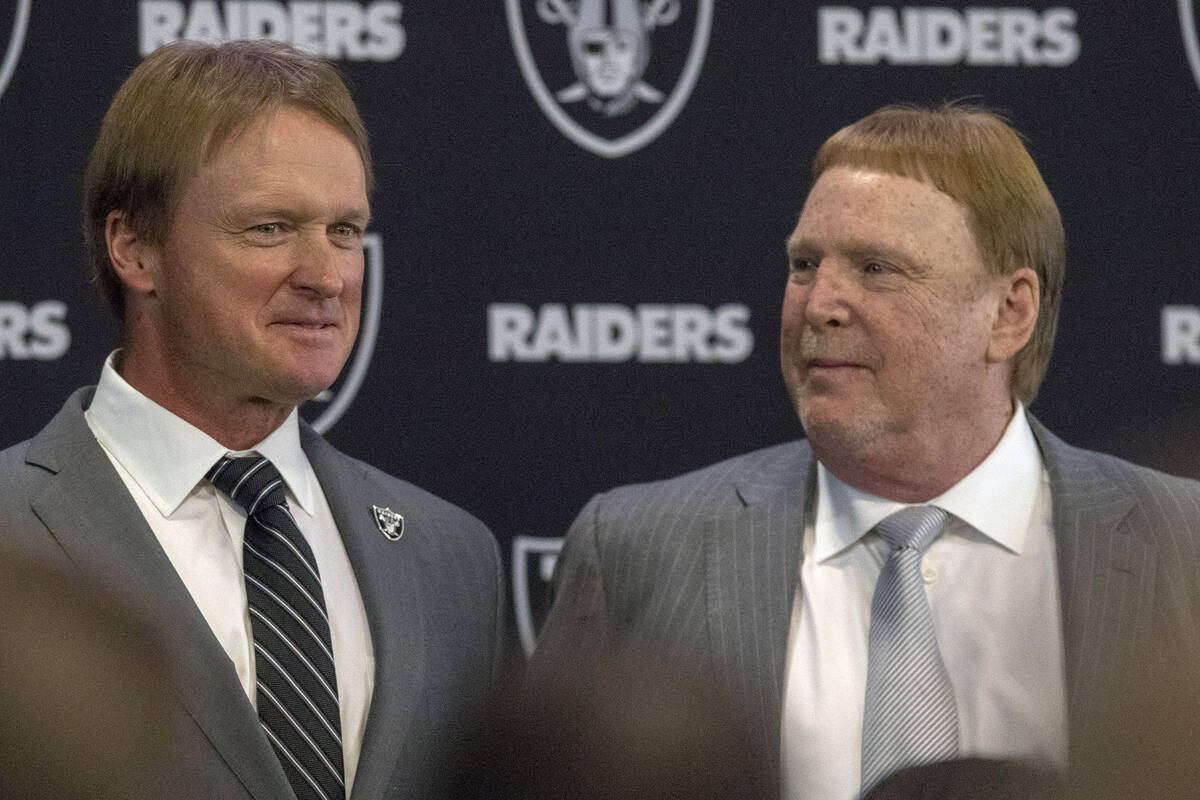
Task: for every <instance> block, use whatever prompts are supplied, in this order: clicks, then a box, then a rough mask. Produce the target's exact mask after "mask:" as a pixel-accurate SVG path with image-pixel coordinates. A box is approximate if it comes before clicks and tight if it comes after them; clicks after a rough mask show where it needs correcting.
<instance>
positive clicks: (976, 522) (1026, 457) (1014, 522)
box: [813, 402, 1043, 561]
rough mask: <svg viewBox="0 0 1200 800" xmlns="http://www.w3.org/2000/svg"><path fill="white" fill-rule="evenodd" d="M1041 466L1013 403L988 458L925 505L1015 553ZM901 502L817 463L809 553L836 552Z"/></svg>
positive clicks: (824, 556) (1030, 511) (826, 555)
mask: <svg viewBox="0 0 1200 800" xmlns="http://www.w3.org/2000/svg"><path fill="white" fill-rule="evenodd" d="M1042 470H1043V466H1042V457H1041V452H1040V451H1039V449H1038V446H1037V442H1036V441H1035V440H1034V438H1033V431H1032V430H1031V429H1030V427H1029V420H1028V419H1027V418H1026V415H1025V407H1024V406H1023V405H1022V404H1021V403H1019V402H1018V403H1017V410H1016V413H1014V414H1013V416H1012V419H1011V420H1009V423H1008V426H1007V427H1006V428H1005V429H1004V435H1003V436H1001V437H1000V442H999V443H998V444H997V445H996V446H995V447H994V448H993V449H992V452H991V453H989V454H988V456H987V458H985V459H984V460H983V461H982V462H981V463H980V464H979V466H977V467H976V468H975V469H973V470H972V471H971V472H969V473H968V474H967V475H966V477H964V478H963V479H962V480H960V481H959V482H958V483H956V484H954V485H953V486H951V487H950V488H949V489H947V490H946V491H945V492H943V493H942V494H940V495H938V496H937V497H934V498H933V499H931V500H930V501H929V502H928V503H927V505H933V506H937V507H938V508H941V509H943V510H945V511H948V512H950V513H951V514H953V515H954V516H955V517H958V518H959V519H961V520H962V521H963V522H965V523H967V524H968V525H970V526H971V527H972V528H974V529H975V530H977V531H979V532H980V533H982V534H983V535H984V536H986V537H988V538H989V539H991V540H993V541H995V542H996V543H997V544H1000V545H1003V546H1004V547H1006V548H1008V549H1009V550H1011V551H1013V552H1014V553H1018V554H1019V553H1020V552H1021V550H1022V549H1023V548H1024V546H1025V537H1026V535H1027V533H1028V531H1029V520H1030V519H1031V518H1032V516H1033V506H1034V503H1035V501H1036V499H1037V494H1038V491H1039V490H1040V486H1041V476H1042ZM905 505H906V504H905V503H898V502H896V501H894V500H887V499H885V498H882V497H878V496H876V495H873V494H868V493H867V492H863V491H860V490H858V489H855V488H854V487H853V486H850V485H849V484H846V483H843V482H842V481H841V480H839V479H838V478H837V477H836V476H835V475H834V474H833V473H831V472H830V471H829V470H827V469H826V468H825V466H824V465H823V464H820V463H818V464H817V509H816V516H815V518H814V520H813V533H814V535H815V538H814V547H813V556H814V557H815V558H816V559H817V560H818V561H822V560H824V559H827V558H829V557H830V556H833V555H836V554H837V553H840V552H841V551H843V550H845V549H846V548H847V547H849V546H850V545H852V544H854V543H855V542H857V541H858V540H859V539H861V538H862V537H863V536H865V535H866V534H867V533H868V532H869V531H870V530H871V529H872V528H874V527H875V526H876V525H877V524H879V522H881V521H882V520H883V519H884V518H885V517H887V516H888V515H890V514H892V513H894V512H896V511H899V510H900V509H901V508H903V507H904V506H905Z"/></svg>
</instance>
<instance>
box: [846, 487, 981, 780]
mask: <svg viewBox="0 0 1200 800" xmlns="http://www.w3.org/2000/svg"><path fill="white" fill-rule="evenodd" d="M948 519H949V514H947V513H946V512H945V511H943V510H941V509H940V508H935V507H933V506H911V507H909V508H904V509H901V510H900V511H897V512H896V513H895V514H892V515H891V516H889V517H888V518H887V519H885V520H883V521H882V522H880V523H879V525H878V526H876V530H877V531H878V533H879V535H880V536H882V537H883V539H884V541H885V542H887V543H888V546H889V547H891V553H890V554H889V556H888V559H887V561H886V562H885V563H884V565H883V571H882V572H880V574H879V582H878V583H876V584H875V597H874V599H873V600H872V601H871V631H870V635H869V638H868V643H867V693H866V701H865V705H864V709H863V731H862V794H864V795H865V794H866V793H867V792H869V791H870V790H871V788H872V787H873V786H874V785H875V784H876V783H878V782H879V781H880V780H882V779H883V778H885V777H887V776H888V775H890V774H891V773H892V772H895V771H896V770H898V769H901V768H903V767H907V766H911V765H914V764H928V763H931V762H934V761H944V760H947V759H951V758H954V757H955V756H956V755H957V754H958V710H957V707H956V706H955V703H954V687H953V686H951V685H950V676H949V675H948V674H947V673H946V665H945V664H944V663H943V662H942V654H941V651H940V650H939V649H938V643H937V636H936V634H935V632H934V628H933V616H932V615H931V614H930V611H929V602H928V600H927V599H926V597H925V583H924V581H923V579H922V577H921V557H922V556H924V554H925V550H926V548H928V547H929V545H930V544H931V543H932V542H933V540H934V539H936V538H937V537H938V534H940V533H941V532H942V528H943V527H945V525H946V522H947V520H948Z"/></svg>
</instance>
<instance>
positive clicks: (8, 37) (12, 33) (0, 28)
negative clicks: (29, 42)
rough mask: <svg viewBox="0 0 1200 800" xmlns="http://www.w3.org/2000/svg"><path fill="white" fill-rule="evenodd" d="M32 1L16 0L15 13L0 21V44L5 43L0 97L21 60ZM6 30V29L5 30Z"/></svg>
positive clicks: (0, 65) (1, 67)
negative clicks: (18, 61) (6, 45)
mask: <svg viewBox="0 0 1200 800" xmlns="http://www.w3.org/2000/svg"><path fill="white" fill-rule="evenodd" d="M32 3H33V0H17V8H16V13H15V14H14V15H12V16H9V15H7V14H5V15H4V18H2V19H0V42H6V43H7V44H8V47H7V48H5V50H4V61H3V62H0V96H3V95H4V90H5V89H7V88H8V82H9V81H10V80H12V76H13V73H14V72H16V70H17V60H18V59H20V58H21V48H22V47H23V46H24V44H25V31H26V30H27V29H28V27H29V7H30V5H31V4H32ZM6 28H7V29H6Z"/></svg>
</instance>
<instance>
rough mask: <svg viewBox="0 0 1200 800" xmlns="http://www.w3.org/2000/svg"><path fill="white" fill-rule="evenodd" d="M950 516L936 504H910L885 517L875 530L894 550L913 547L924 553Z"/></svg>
mask: <svg viewBox="0 0 1200 800" xmlns="http://www.w3.org/2000/svg"><path fill="white" fill-rule="evenodd" d="M949 518H950V515H949V514H947V513H946V512H945V511H943V510H942V509H940V508H937V507H936V506H909V507H908V508H902V509H900V510H899V511H897V512H896V513H895V514H892V515H891V516H889V517H887V518H886V519H884V520H883V521H882V522H880V523H879V524H878V525H877V526H875V530H877V531H879V535H880V536H882V537H883V540H884V541H885V542H887V543H888V544H889V545H890V546H891V548H892V549H893V550H902V549H904V548H911V549H913V550H916V551H917V552H920V553H924V552H925V548H927V547H929V545H930V544H932V543H933V540H934V539H936V538H937V537H938V534H939V533H941V532H942V528H943V527H944V526H945V525H946V521H947V520H948V519H949Z"/></svg>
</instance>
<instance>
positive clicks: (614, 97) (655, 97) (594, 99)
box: [505, 0, 713, 158]
mask: <svg viewBox="0 0 1200 800" xmlns="http://www.w3.org/2000/svg"><path fill="white" fill-rule="evenodd" d="M505 5H506V8H507V11H508V28H509V33H510V35H511V37H512V41H513V48H514V49H515V50H516V54H517V61H518V63H519V64H520V66H521V74H522V75H524V77H525V82H526V83H527V84H528V85H529V88H530V90H532V92H533V96H534V98H535V99H536V100H537V103H538V105H539V106H540V107H541V109H542V111H543V112H544V113H545V114H546V116H547V117H548V118H549V119H550V121H551V122H552V123H554V125H555V127H557V128H558V129H559V130H560V131H561V132H562V133H563V134H564V135H566V136H567V137H568V138H569V139H570V140H571V141H573V142H575V144H577V145H579V146H580V147H582V148H584V149H585V150H589V151H591V152H593V153H595V154H596V155H600V156H604V157H607V158H619V157H621V156H624V155H628V154H629V153H632V152H634V151H636V150H639V149H640V148H642V147H645V146H646V145H647V144H649V143H650V142H651V141H653V140H654V139H655V138H657V137H658V136H659V135H660V134H661V133H662V132H663V131H665V130H666V129H667V128H668V127H669V126H670V125H671V123H672V122H674V121H675V117H676V116H678V114H679V112H680V110H681V109H682V108H683V105H684V104H685V103H686V102H687V99H688V97H689V96H690V95H691V93H692V88H693V87H694V86H695V85H696V79H697V78H698V77H699V75H700V68H701V66H702V65H703V63H704V54H705V51H706V50H707V48H708V34H709V29H710V28H711V25H712V6H713V0H505Z"/></svg>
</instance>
